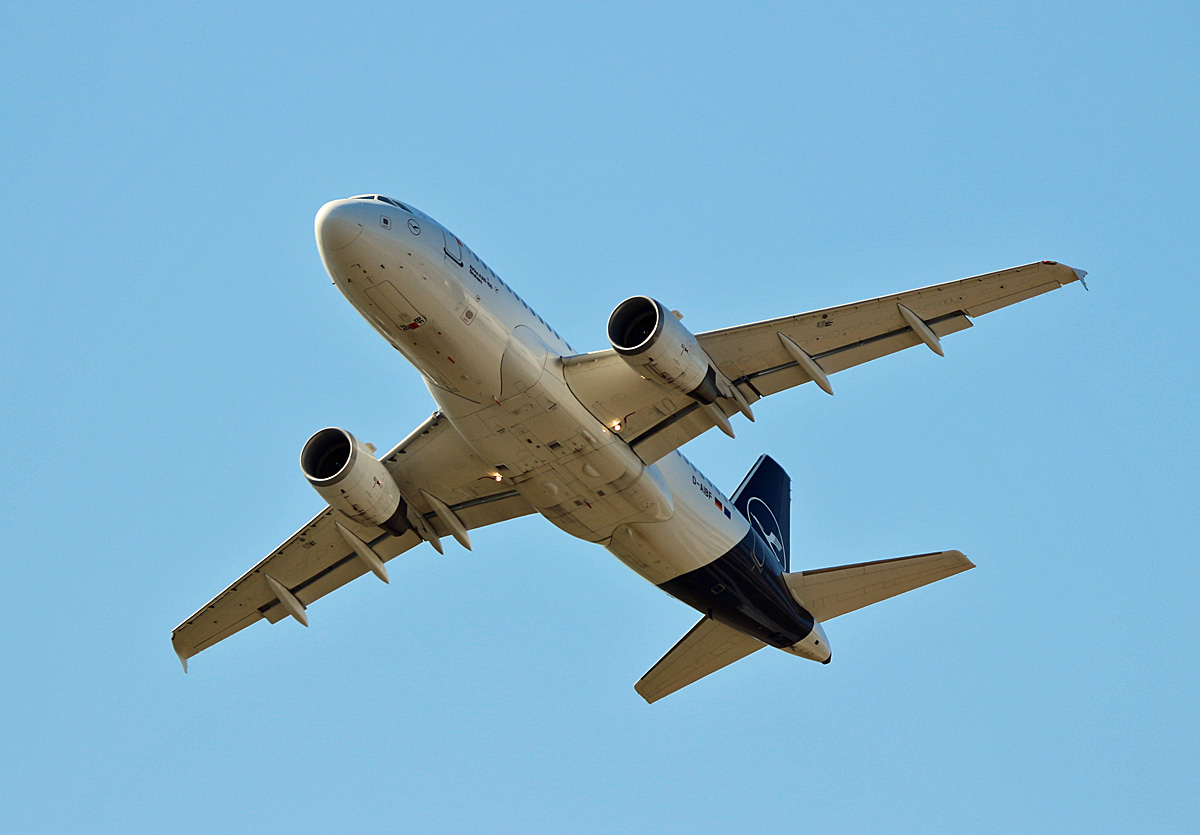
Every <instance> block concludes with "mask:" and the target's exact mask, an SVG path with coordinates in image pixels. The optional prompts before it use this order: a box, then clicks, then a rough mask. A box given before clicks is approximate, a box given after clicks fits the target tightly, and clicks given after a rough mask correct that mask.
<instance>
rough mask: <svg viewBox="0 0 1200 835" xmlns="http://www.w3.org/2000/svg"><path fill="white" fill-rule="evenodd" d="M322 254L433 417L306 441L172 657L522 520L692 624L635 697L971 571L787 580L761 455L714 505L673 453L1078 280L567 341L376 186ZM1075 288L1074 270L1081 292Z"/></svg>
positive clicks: (940, 563)
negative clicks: (308, 495) (571, 544)
mask: <svg viewBox="0 0 1200 835" xmlns="http://www.w3.org/2000/svg"><path fill="white" fill-rule="evenodd" d="M315 231H316V239H317V247H318V250H319V252H320V256H321V260H322V262H323V263H324V265H325V269H326V270H327V271H328V273H329V276H330V277H331V278H332V279H333V283H334V284H335V285H336V286H337V288H338V289H339V290H340V291H341V293H342V294H343V295H344V296H345V297H346V299H347V300H348V301H349V302H350V304H352V305H353V306H354V307H355V309H356V310H358V312H359V313H360V314H362V316H363V317H364V318H365V319H366V320H367V322H368V323H370V325H371V326H372V327H373V328H374V329H375V330H376V331H378V332H379V334H380V335H381V336H382V337H383V338H384V339H386V340H387V341H388V342H389V343H390V344H391V345H392V346H393V347H394V348H395V349H396V350H397V351H399V352H400V353H401V354H402V355H403V356H404V357H405V359H407V360H408V361H409V362H411V363H412V364H413V365H414V366H415V367H416V369H417V370H418V371H419V372H420V374H421V377H422V379H423V380H424V383H425V385H426V387H427V388H428V389H429V392H430V394H432V395H433V399H434V401H435V402H436V403H437V406H438V409H437V411H436V412H434V413H433V415H432V416H431V417H430V418H429V419H427V420H426V421H425V422H424V423H422V424H421V425H420V426H418V427H417V428H416V429H415V430H413V432H412V433H411V434H410V435H409V436H408V437H407V438H405V439H404V440H402V441H401V442H400V443H399V444H398V445H397V446H395V447H394V448H393V449H391V450H389V451H388V452H387V453H385V454H383V455H381V456H378V457H377V456H376V455H375V452H376V449H375V447H374V446H373V445H370V444H364V443H363V442H362V441H360V440H358V439H357V438H356V437H355V436H354V435H352V434H351V433H350V432H348V431H347V430H345V429H341V428H338V427H328V428H325V429H321V430H320V431H318V432H317V433H315V434H314V435H313V436H312V437H311V438H309V439H308V441H307V442H306V443H305V444H304V446H303V449H302V450H301V453H300V467H301V471H302V472H303V475H304V477H305V478H306V479H307V480H308V482H309V483H310V484H311V485H312V486H313V487H314V488H315V489H316V491H317V493H318V494H320V496H321V498H322V499H323V500H324V501H325V502H326V503H327V505H326V507H325V508H324V509H323V510H321V512H320V513H318V514H317V515H316V516H315V517H314V518H313V519H312V520H311V521H309V522H308V523H307V524H305V525H304V526H303V527H302V528H300V530H299V531H297V532H296V533H295V534H293V535H292V536H291V537H290V538H289V539H288V540H287V541H286V542H284V543H283V544H282V545H281V546H280V547H279V548H277V549H276V550H275V551H273V552H272V553H271V554H269V555H268V556H267V557H266V558H265V559H263V560H262V561H261V562H259V563H258V564H257V565H256V566H254V567H253V568H252V569H250V570H249V571H248V572H246V573H245V574H244V575H243V576H242V577H241V578H240V579H238V580H237V581H236V582H235V583H233V584H232V585H231V586H229V588H227V589H226V590H225V591H223V592H221V593H220V594H219V595H217V596H216V597H215V598H214V599H213V600H212V601H210V602H209V603H208V604H206V605H205V606H204V607H203V608H201V609H200V610H199V611H197V612H196V613H195V614H194V615H192V616H191V617H190V618H188V619H187V620H185V621H184V622H183V623H182V624H180V625H179V626H178V627H177V628H176V629H175V630H174V631H173V633H172V637H171V640H172V645H173V647H174V649H175V652H176V654H177V655H178V657H179V659H180V661H181V662H182V663H183V668H184V672H186V671H187V666H188V659H189V658H191V657H192V656H194V655H196V654H197V653H199V652H201V651H202V650H204V649H207V648H208V647H211V646H213V645H214V644H216V643H217V642H219V641H222V640H224V639H225V638H228V637H229V636H230V635H233V634H234V633H235V632H238V631H239V630H241V629H243V628H245V627H247V626H249V625H250V624H251V623H254V622H255V621H258V620H262V619H265V620H267V621H268V622H270V623H277V622H278V621H280V620H283V619H284V618H287V617H289V616H290V617H292V618H294V619H295V620H297V621H299V622H300V623H301V624H303V625H305V626H307V625H308V614H307V608H308V606H310V605H311V604H312V603H313V602H314V601H315V600H317V599H318V598H320V597H323V596H324V595H326V594H328V593H329V592H331V591H333V590H334V589H337V588H338V587H340V586H342V585H344V584H346V583H348V582H350V581H351V580H354V579H355V578H357V577H359V576H361V575H364V574H367V573H371V574H374V575H375V576H376V577H378V578H379V579H380V580H382V581H384V582H388V571H387V567H386V563H387V562H388V561H390V560H392V559H394V558H395V557H397V556H398V555H400V554H402V553H404V552H405V551H408V550H409V549H411V548H415V547H417V546H418V545H419V544H421V543H423V542H427V543H429V545H430V546H432V547H433V548H435V549H436V550H437V551H438V552H439V553H443V552H444V545H443V543H442V540H443V539H446V538H448V537H449V538H453V539H455V540H456V541H457V542H458V543H460V544H461V545H462V546H463V547H465V548H467V549H470V548H471V538H470V533H469V532H470V531H471V530H474V529H476V528H480V527H483V526H485V525H492V524H496V523H498V522H503V521H505V520H507V519H513V518H516V517H518V516H524V515H527V514H532V513H540V514H541V515H542V516H544V517H545V518H546V519H548V520H549V521H550V522H552V523H553V524H554V525H556V526H557V527H559V528H561V529H562V530H563V531H565V532H566V533H568V534H570V535H572V536H574V537H577V538H579V539H583V540H586V541H588V542H594V543H597V544H599V545H602V546H603V547H604V548H606V549H607V550H608V551H609V552H610V553H612V554H613V555H614V556H616V557H617V559H619V560H621V561H622V562H623V563H625V565H627V566H629V567H630V568H631V569H633V570H634V571H636V572H637V573H638V574H640V575H641V576H642V577H644V578H645V579H646V580H649V581H650V582H651V583H653V584H655V585H656V586H658V587H659V588H660V589H663V590H664V591H666V592H667V593H668V594H670V595H672V596H674V597H676V598H678V599H679V600H681V601H683V602H684V603H686V604H688V605H689V606H691V607H693V608H694V609H696V610H697V611H699V612H700V614H701V615H702V616H701V618H700V620H699V622H698V623H697V624H696V625H695V626H694V627H693V628H692V629H691V631H689V632H688V633H687V634H686V635H685V636H684V637H683V638H682V639H681V640H680V641H679V642H678V643H677V644H676V645H675V646H674V647H673V648H672V649H671V650H670V651H669V652H667V654H666V655H664V656H663V657H662V659H661V660H660V661H659V662H658V663H657V664H655V665H654V666H653V667H652V668H651V669H650V670H649V671H648V672H647V673H646V674H645V675H644V676H642V678H641V679H640V680H639V681H638V682H637V683H636V684H635V690H636V691H637V693H638V694H640V695H641V696H642V697H643V698H644V699H645V700H646V701H647V702H654V701H657V700H658V699H661V698H663V697H664V696H666V695H669V694H670V693H673V692H675V691H677V690H679V689H680V688H682V687H685V686H687V685H688V684H691V683H693V682H695V681H698V680H699V679H701V678H703V677H704V676H707V675H709V674H711V673H713V672H716V671H717V670H719V669H722V668H723V667H725V666H727V665H729V664H732V663H733V662H735V661H737V660H739V659H741V658H744V657H746V656H748V655H750V654H751V653H753V652H757V651H758V650H760V649H762V648H763V647H767V646H771V647H775V648H777V649H781V650H783V651H784V652H787V653H790V654H792V655H796V656H799V657H801V658H807V659H810V660H813V661H817V662H819V663H822V664H828V663H829V661H830V659H831V657H832V656H831V652H830V646H829V639H828V638H827V637H826V634H825V629H824V627H823V624H824V623H825V622H827V621H829V620H831V619H833V618H836V617H839V616H841V615H843V614H846V613H848V612H852V611H854V610H856V609H859V608H862V607H863V606H867V605H870V604H873V603H877V602H879V601H881V600H885V599H887V598H890V597H893V596H895V595H897V594H901V593H903V592H906V591H911V590H912V589H915V588H918V587H920V586H924V585H926V584H928V583H932V582H934V581H936V580H940V579H943V578H945V577H949V576H952V575H954V574H958V573H960V572H962V571H966V570H968V569H971V568H974V564H973V563H972V562H971V561H970V560H969V559H967V558H966V557H965V556H964V555H963V554H962V552H961V551H957V550H948V551H937V552H931V553H925V554H917V555H914V556H907V557H898V558H892V559H882V560H877V561H872V562H865V563H858V564H854V565H842V566H837V567H833V568H819V569H810V570H801V571H792V569H791V561H790V554H789V548H790V529H791V521H790V501H791V500H790V489H791V487H790V479H789V477H788V475H787V473H786V472H785V471H784V469H783V468H782V467H781V466H780V465H779V464H778V463H777V462H776V461H774V460H773V459H772V458H770V457H769V456H765V455H764V456H761V457H760V458H759V459H758V461H757V462H756V463H755V465H754V467H753V469H751V471H750V472H749V474H748V475H747V476H746V478H745V479H744V480H743V482H742V484H741V485H740V486H739V487H738V488H737V490H735V491H734V492H733V494H732V496H730V497H726V495H725V494H724V493H722V492H721V491H720V490H719V489H718V488H717V487H716V486H714V485H713V484H712V482H710V481H709V480H708V479H707V478H706V477H705V476H704V475H703V474H702V473H701V472H700V471H699V470H698V469H696V468H695V467H694V466H693V465H692V464H691V462H689V461H688V460H687V459H686V458H685V457H684V456H683V455H682V454H681V453H680V452H679V448H680V447H682V446H683V445H684V444H685V443H687V442H688V441H689V440H691V439H693V438H695V437H697V436H698V435H701V434H702V433H704V432H706V431H708V430H709V429H712V428H714V427H715V428H717V429H719V430H720V431H722V432H724V433H725V434H726V435H729V436H730V437H733V435H734V430H733V425H732V421H733V419H734V418H735V417H738V416H739V415H740V416H742V417H745V418H746V419H748V420H754V412H753V410H752V407H753V406H754V405H755V404H756V403H757V402H758V401H759V400H761V399H762V398H764V397H768V396H770V395H774V394H778V393H779V392H781V391H784V390H785V389H790V388H793V387H795V386H798V385H802V384H804V383H809V382H811V383H814V384H815V385H816V386H818V387H819V388H821V389H822V390H824V391H825V392H827V393H828V394H833V387H832V385H831V383H830V381H829V377H830V375H832V374H834V373H836V372H840V371H844V370H845V369H847V368H851V367H853V366H856V365H859V364H861V363H864V362H867V361H869V360H874V359H877V358H879V357H882V356H886V355H888V354H891V353H894V352H896V351H900V350H903V349H905V348H909V347H917V346H922V345H923V346H925V347H927V348H929V349H930V350H932V351H934V352H935V353H937V354H939V355H944V352H943V348H942V338H943V337H946V336H948V335H949V334H952V333H956V332H958V331H961V330H964V329H966V328H969V327H971V326H972V320H973V319H975V318H977V317H979V316H982V315H984V314H986V313H990V312H991V311H993V310H997V309H999V308H1002V307H1006V306H1008V305H1012V304H1015V303H1017V302H1020V301H1024V300H1026V299H1029V298H1032V297H1034V296H1037V295H1040V294H1042V293H1046V292H1049V291H1050V290H1055V289H1057V288H1059V287H1061V286H1063V285H1065V284H1069V283H1071V282H1074V281H1077V280H1078V281H1080V282H1081V283H1082V280H1083V278H1084V277H1085V276H1086V275H1087V273H1086V272H1084V271H1083V270H1077V269H1074V268H1072V267H1068V266H1066V265H1064V264H1059V263H1057V262H1055V261H1039V262H1035V263H1032V264H1026V265H1024V266H1020V267H1014V268H1011V269H1007V270H1001V271H999V272H993V273H987V274H984V275H977V276H973V277H971V278H964V279H961V280H958V281H951V282H947V283H944V284H936V285H932V286H929V287H925V288H922V289H917V290H910V291H908V292H904V293H898V294H895V295H891V296H884V297H881V298H877V299H870V300H866V301H860V302H855V303H853V304H845V305H840V306H838V307H831V308H826V309H823V310H815V311H811V312H808V313H800V314H797V315H792V316H784V317H781V318H777V319H770V320H767V321H762V322H756V323H752V324H747V325H740V326H737V327H731V328H722V329H720V330H714V331H708V332H705V333H697V334H693V333H691V332H690V331H689V330H688V329H687V327H686V326H684V324H683V322H682V318H683V317H682V315H681V314H680V313H679V312H678V311H675V310H669V309H668V308H667V307H666V306H665V305H663V304H662V303H661V302H659V301H657V300H655V299H652V298H650V297H648V296H632V297H631V298H628V299H626V300H625V301H622V302H621V303H620V304H618V305H617V306H616V308H615V309H614V310H613V312H612V314H611V316H610V317H609V319H608V325H607V335H608V340H609V344H610V347H609V348H606V349H604V350H600V351H592V352H589V353H582V354H581V353H576V352H575V351H574V350H573V349H572V348H571V347H570V346H569V345H568V344H567V343H566V341H565V340H563V338H562V337H560V336H559V335H558V333H557V332H555V330H554V329H553V328H552V327H551V326H550V325H548V324H547V323H546V322H545V321H544V320H543V319H542V317H540V316H539V315H537V314H536V313H535V312H534V311H533V309H532V308H530V307H529V305H528V304H526V303H525V302H524V301H523V300H522V299H521V297H520V296H518V295H517V293H516V292H515V291H513V290H512V289H511V288H510V287H509V286H508V285H507V284H506V283H505V282H504V281H502V280H501V279H500V277H499V276H498V275H497V274H496V273H495V272H494V271H493V270H492V269H491V268H490V267H488V265H487V264H485V263H484V262H483V261H482V260H481V259H480V258H479V257H478V256H477V255H476V254H475V253H474V252H472V251H471V249H470V248H469V247H468V246H467V245H466V244H464V243H463V242H462V241H461V240H460V239H459V238H458V237H457V236H456V235H455V234H454V233H453V232H451V231H450V230H449V229H447V228H446V227H445V226H442V225H441V224H439V223H438V222H437V221H435V220H434V219H433V218H431V217H430V216H429V215H427V214H425V213H424V212H422V211H420V210H419V209H416V208H414V207H412V206H410V205H407V204H405V203H402V202H400V201H398V200H394V199H392V198H390V197H385V196H383V195H378V194H364V195H359V196H355V197H351V198H347V199H340V200H333V201H331V202H329V203H326V204H325V205H324V206H322V207H321V209H320V211H319V212H318V213H317V216H316V224H315ZM1084 286H1085V287H1086V284H1085V285H1084Z"/></svg>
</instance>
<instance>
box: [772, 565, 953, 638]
mask: <svg viewBox="0 0 1200 835" xmlns="http://www.w3.org/2000/svg"><path fill="white" fill-rule="evenodd" d="M974 567H975V564H974V563H973V562H971V561H970V560H969V559H967V558H966V557H965V556H964V555H963V553H962V551H939V552H936V553H932V554H917V555H915V556H911V557H897V558H896V559H890V560H878V561H876V562H864V563H857V564H855V565H842V566H838V567H836V568H818V569H816V570H814V571H801V572H797V573H795V574H784V575H783V578H784V580H785V581H786V582H787V586H788V589H789V590H790V591H791V592H792V596H793V597H795V598H796V600H797V601H799V602H800V604H801V605H803V606H804V607H805V608H806V609H808V610H809V611H810V612H811V613H812V615H813V617H815V618H816V619H817V620H819V621H827V620H830V619H832V618H836V617H838V616H839V615H844V614H846V613H847V612H853V611H854V610H855V609H861V608H863V607H864V606H869V605H871V604H872V603H878V602H879V601H881V600H887V599H888V598H889V597H895V596H896V595H898V594H903V593H904V592H906V591H912V590H913V589H916V588H920V587H921V586H925V585H928V584H929V583H933V582H936V581H937V580H942V579H945V578H946V577H952V576H954V575H955V574H958V573H960V572H963V571H967V570H968V569H971V568H974Z"/></svg>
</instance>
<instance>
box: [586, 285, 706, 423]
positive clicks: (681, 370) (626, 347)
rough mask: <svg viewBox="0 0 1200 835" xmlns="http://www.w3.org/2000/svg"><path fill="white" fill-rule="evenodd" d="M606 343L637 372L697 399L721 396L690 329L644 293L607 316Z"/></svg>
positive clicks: (622, 304)
mask: <svg viewBox="0 0 1200 835" xmlns="http://www.w3.org/2000/svg"><path fill="white" fill-rule="evenodd" d="M608 341H609V343H610V344H611V345H612V346H613V350H615V351H616V352H617V353H618V354H620V355H621V358H622V359H623V360H625V362H627V363H629V366H630V367H631V368H633V370H634V371H636V372H637V373H638V374H641V375H642V376H643V377H645V378H646V379H647V380H652V381H654V382H655V383H658V384H659V385H661V386H664V387H666V388H668V389H671V390H672V391H677V392H679V393H681V394H686V395H688V396H689V397H692V398H694V399H696V400H699V401H700V402H701V403H712V402H714V401H715V400H716V399H717V398H718V397H720V396H721V391H720V389H719V388H718V387H717V370H716V367H715V366H714V365H713V363H712V360H710V359H709V358H708V354H706V353H705V352H704V349H703V348H701V347H700V343H699V342H697V341H696V337H695V336H693V335H692V332H691V331H689V330H688V329H687V328H685V327H684V326H683V323H682V322H680V321H679V320H678V319H677V318H675V316H674V315H672V314H671V313H669V312H668V311H667V309H666V308H665V307H663V306H662V305H661V304H660V303H659V302H657V301H655V300H654V299H652V298H650V297H649V296H634V297H632V298H629V299H626V300H625V301H623V302H621V303H620V304H619V305H617V307H616V310H614V311H613V312H612V315H611V316H609V317H608Z"/></svg>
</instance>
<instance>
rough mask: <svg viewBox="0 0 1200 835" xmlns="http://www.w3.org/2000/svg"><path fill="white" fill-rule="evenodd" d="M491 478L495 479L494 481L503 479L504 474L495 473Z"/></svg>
mask: <svg viewBox="0 0 1200 835" xmlns="http://www.w3.org/2000/svg"><path fill="white" fill-rule="evenodd" d="M492 478H494V479H496V481H504V476H502V475H500V473H496V474H495V475H494V476H492Z"/></svg>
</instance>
